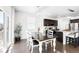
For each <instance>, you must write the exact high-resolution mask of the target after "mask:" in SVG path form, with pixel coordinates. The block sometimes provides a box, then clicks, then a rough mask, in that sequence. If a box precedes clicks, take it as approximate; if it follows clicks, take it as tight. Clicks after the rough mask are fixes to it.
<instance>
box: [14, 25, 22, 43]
mask: <svg viewBox="0 0 79 59" xmlns="http://www.w3.org/2000/svg"><path fill="white" fill-rule="evenodd" d="M21 30H22V26H21V25H19V24H18V25H16V28H15V31H14V35H15V42H16V41H20V40H21Z"/></svg>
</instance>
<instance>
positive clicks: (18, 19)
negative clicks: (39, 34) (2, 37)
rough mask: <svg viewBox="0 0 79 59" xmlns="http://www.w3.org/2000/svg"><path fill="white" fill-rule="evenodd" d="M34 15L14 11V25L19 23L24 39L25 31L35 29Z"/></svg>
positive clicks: (33, 30)
mask: <svg viewBox="0 0 79 59" xmlns="http://www.w3.org/2000/svg"><path fill="white" fill-rule="evenodd" d="M35 23H36V17H35V16H34V15H32V14H29V13H23V12H16V13H15V26H16V25H17V24H21V26H22V31H21V38H22V39H26V33H27V31H31V32H35V31H36V28H35V27H36V24H35Z"/></svg>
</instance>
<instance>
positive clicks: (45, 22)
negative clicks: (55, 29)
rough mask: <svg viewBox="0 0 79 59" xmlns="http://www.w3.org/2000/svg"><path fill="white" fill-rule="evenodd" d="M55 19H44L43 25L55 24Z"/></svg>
mask: <svg viewBox="0 0 79 59" xmlns="http://www.w3.org/2000/svg"><path fill="white" fill-rule="evenodd" d="M57 25H58V23H57V20H51V19H44V26H57Z"/></svg>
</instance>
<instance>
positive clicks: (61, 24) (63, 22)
mask: <svg viewBox="0 0 79 59" xmlns="http://www.w3.org/2000/svg"><path fill="white" fill-rule="evenodd" d="M57 20H58V29H60V30H65V29H69V22H70V19H69V18H67V17H61V18H58V19H57Z"/></svg>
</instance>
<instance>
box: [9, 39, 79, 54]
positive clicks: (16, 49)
mask: <svg viewBox="0 0 79 59" xmlns="http://www.w3.org/2000/svg"><path fill="white" fill-rule="evenodd" d="M42 47H43V51H42V52H43V53H54V52H53V48H51V47H50V44H48V48H47V50H45V45H44V44H43V46H42ZM10 52H11V53H30V51H29V49H28V47H27V45H26V40H21V41H19V42H17V43H15V44H14V46H13V47H12V49H11V51H10ZM33 53H39V49H38V47H35V48H34V51H33ZM55 53H79V47H76V48H75V47H73V46H71V45H67V46H63V44H62V43H60V42H58V41H57V43H56V52H55Z"/></svg>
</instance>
